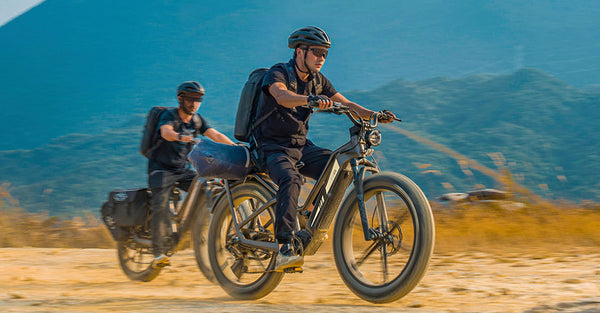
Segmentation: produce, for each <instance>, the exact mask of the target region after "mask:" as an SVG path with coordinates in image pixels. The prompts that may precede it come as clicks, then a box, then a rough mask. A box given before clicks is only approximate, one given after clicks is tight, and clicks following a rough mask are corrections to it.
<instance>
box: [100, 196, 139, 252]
mask: <svg viewBox="0 0 600 313" xmlns="http://www.w3.org/2000/svg"><path fill="white" fill-rule="evenodd" d="M150 198H151V197H150V191H149V190H148V188H141V189H124V190H114V191H111V192H109V194H108V201H106V202H105V203H104V204H103V205H102V209H101V210H100V212H101V213H102V220H103V221H104V224H106V226H107V227H108V229H109V230H110V232H111V234H112V236H113V238H114V239H115V240H117V241H119V240H124V239H127V238H123V237H125V236H127V235H128V232H125V233H124V229H123V228H128V227H133V226H143V225H144V224H145V223H146V219H147V218H148V216H149V213H150Z"/></svg>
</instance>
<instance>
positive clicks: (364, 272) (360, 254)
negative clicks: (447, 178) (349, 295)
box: [333, 172, 435, 303]
mask: <svg viewBox="0 0 600 313" xmlns="http://www.w3.org/2000/svg"><path fill="white" fill-rule="evenodd" d="M363 187H364V201H365V215H364V217H365V218H366V219H365V220H364V221H363V220H361V214H360V210H359V207H358V199H357V195H356V191H355V190H353V191H352V192H351V193H350V194H349V195H348V196H347V198H346V200H345V201H344V203H343V204H342V207H341V209H340V211H339V213H338V215H337V218H336V222H335V227H334V234H333V251H334V257H335V263H336V266H337V269H338V272H339V273H340V276H341V277H342V279H343V280H344V282H345V284H346V286H348V288H350V289H351V290H352V292H354V293H355V294H356V295H358V296H359V297H361V298H363V299H365V300H367V301H369V302H373V303H388V302H392V301H395V300H397V299H399V298H401V297H403V296H405V295H406V294H407V293H409V292H410V291H411V290H412V289H413V288H414V287H415V286H416V285H417V284H418V283H419V281H420V280H421V278H422V277H423V275H424V274H425V271H426V270H427V266H428V264H429V260H430V258H431V255H432V253H433V245H434V238H435V227H434V222H433V214H432V212H431V207H430V206H429V202H428V201H427V198H426V197H425V195H424V194H423V192H422V191H421V189H420V188H419V187H418V186H417V185H416V184H415V183H414V182H413V181H411V180H410V179H409V178H407V177H405V176H403V175H400V174H397V173H391V172H383V173H379V174H374V175H371V176H369V177H367V178H366V179H365V180H364V183H363ZM363 222H364V223H367V224H368V227H369V234H368V237H369V240H367V239H365V235H364V231H363V226H362V225H363Z"/></svg>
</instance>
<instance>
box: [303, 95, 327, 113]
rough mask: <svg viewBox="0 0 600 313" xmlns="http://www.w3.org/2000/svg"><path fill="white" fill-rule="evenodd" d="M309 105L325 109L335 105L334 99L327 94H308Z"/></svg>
mask: <svg viewBox="0 0 600 313" xmlns="http://www.w3.org/2000/svg"><path fill="white" fill-rule="evenodd" d="M307 101H308V105H309V106H311V107H313V108H319V109H321V110H325V109H327V108H329V107H331V106H332V105H333V101H332V100H331V99H329V97H327V96H325V95H318V96H315V95H310V96H308V99H307Z"/></svg>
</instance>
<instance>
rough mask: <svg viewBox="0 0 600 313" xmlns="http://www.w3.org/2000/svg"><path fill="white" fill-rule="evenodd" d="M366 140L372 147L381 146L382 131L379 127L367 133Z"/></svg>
mask: <svg viewBox="0 0 600 313" xmlns="http://www.w3.org/2000/svg"><path fill="white" fill-rule="evenodd" d="M365 141H366V142H367V143H369V145H370V146H371V147H375V146H379V144H380V143H381V132H380V131H379V129H373V130H370V131H368V132H367V133H366V134H365Z"/></svg>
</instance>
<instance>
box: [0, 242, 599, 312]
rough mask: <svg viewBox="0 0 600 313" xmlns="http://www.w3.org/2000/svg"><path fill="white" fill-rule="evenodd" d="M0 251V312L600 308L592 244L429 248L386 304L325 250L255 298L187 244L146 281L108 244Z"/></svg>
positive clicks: (558, 309) (557, 309)
mask: <svg viewBox="0 0 600 313" xmlns="http://www.w3.org/2000/svg"><path fill="white" fill-rule="evenodd" d="M0 260H1V261H2V262H0V288H1V289H0V312H107V311H108V312H111V311H112V312H311V313H312V312H367V311H368V312H586V313H591V312H600V248H599V249H598V250H594V249H592V250H590V249H586V250H585V251H577V250H573V251H570V252H561V253H554V252H553V253H548V252H539V253H526V254H522V253H516V252H515V253H512V254H511V253H503V254H502V255H496V254H488V253H462V254H447V255H439V254H437V255H435V257H434V259H433V260H432V263H431V265H430V268H429V271H428V272H427V274H426V276H425V278H424V279H423V281H422V282H421V284H419V286H417V288H415V289H414V290H413V292H411V293H410V294H408V295H407V296H406V297H404V298H403V299H400V300H398V301H396V302H394V303H390V304H386V305H373V304H370V303H368V302H365V301H363V300H361V299H359V298H357V297H356V296H355V295H354V294H352V293H351V292H350V291H349V290H348V289H347V288H346V286H345V285H344V283H343V282H342V280H341V279H340V278H339V276H338V273H337V270H336V269H335V266H334V262H333V257H332V255H331V252H330V251H322V252H320V253H319V254H317V255H315V256H312V257H307V258H306V264H305V267H304V273H302V274H289V275H287V276H286V277H285V278H284V280H283V281H282V282H281V284H280V285H279V286H278V287H277V289H275V291H274V292H273V293H271V294H270V295H269V296H267V297H265V298H263V299H260V300H257V301H238V300H234V299H232V298H230V297H229V296H228V295H227V294H226V293H225V292H223V291H222V290H221V288H220V287H219V286H217V285H213V284H211V283H210V282H209V281H207V280H206V279H205V278H204V277H203V276H202V274H201V273H200V272H199V270H198V269H197V267H196V263H195V260H194V256H193V252H192V250H185V251H182V252H179V253H178V254H176V255H175V256H174V257H173V258H172V263H173V266H171V267H168V268H166V269H165V270H164V271H163V272H162V273H161V275H160V276H159V277H158V278H156V279H155V280H154V281H152V282H149V283H140V282H132V281H129V280H128V279H127V278H126V277H125V275H124V274H123V273H122V272H121V270H120V268H119V265H118V264H117V259H116V253H115V251H114V250H110V249H34V248H19V249H0Z"/></svg>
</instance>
